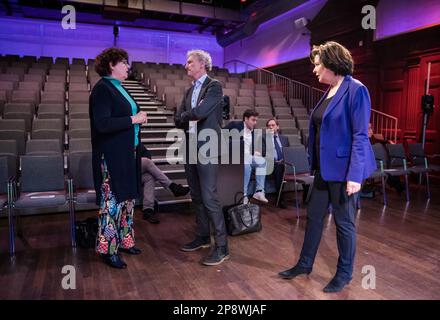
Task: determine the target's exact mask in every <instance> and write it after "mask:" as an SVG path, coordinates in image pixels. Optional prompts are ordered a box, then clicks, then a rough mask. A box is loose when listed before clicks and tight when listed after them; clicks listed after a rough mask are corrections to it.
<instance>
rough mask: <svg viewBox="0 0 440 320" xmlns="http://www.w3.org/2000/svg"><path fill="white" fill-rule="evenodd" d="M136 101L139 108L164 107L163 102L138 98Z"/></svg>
mask: <svg viewBox="0 0 440 320" xmlns="http://www.w3.org/2000/svg"><path fill="white" fill-rule="evenodd" d="M135 100H136V102H137V104H138V105H139V106H163V104H162V102H160V101H157V100H151V99H149V100H142V99H138V98H136V99H135Z"/></svg>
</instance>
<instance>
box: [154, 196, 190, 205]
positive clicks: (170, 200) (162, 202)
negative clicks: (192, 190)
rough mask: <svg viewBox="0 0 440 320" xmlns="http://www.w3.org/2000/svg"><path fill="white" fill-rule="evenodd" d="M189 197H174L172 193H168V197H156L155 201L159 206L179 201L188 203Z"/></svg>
mask: <svg viewBox="0 0 440 320" xmlns="http://www.w3.org/2000/svg"><path fill="white" fill-rule="evenodd" d="M190 202H191V197H190V196H188V195H187V196H185V197H184V198H175V197H173V195H170V196H169V197H166V198H165V197H160V198H158V199H157V203H158V205H159V206H164V205H168V204H179V203H190Z"/></svg>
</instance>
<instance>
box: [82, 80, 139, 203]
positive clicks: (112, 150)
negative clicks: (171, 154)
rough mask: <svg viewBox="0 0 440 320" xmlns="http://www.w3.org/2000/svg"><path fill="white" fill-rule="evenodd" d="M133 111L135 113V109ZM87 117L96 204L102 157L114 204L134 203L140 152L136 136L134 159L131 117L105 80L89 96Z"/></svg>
mask: <svg viewBox="0 0 440 320" xmlns="http://www.w3.org/2000/svg"><path fill="white" fill-rule="evenodd" d="M133 100H134V99H133ZM137 109H138V111H139V107H138V108H137ZM89 114H90V128H91V134H92V157H93V158H92V159H93V160H92V165H93V178H94V183H95V191H96V204H98V205H100V203H101V184H102V174H101V156H102V155H104V158H105V161H106V163H107V167H108V171H109V174H110V179H111V188H112V192H113V194H114V195H115V197H116V201H117V202H118V203H119V202H122V201H125V200H130V199H136V198H137V197H138V196H139V194H140V190H141V174H140V173H141V154H142V151H143V149H142V143H141V138H140V134H139V144H138V147H137V149H136V156H135V152H134V151H135V150H134V127H133V124H132V123H131V116H132V115H133V114H132V109H131V106H130V103H129V102H128V101H127V99H125V97H124V96H123V95H122V94H121V93H120V92H119V91H118V90H117V89H116V88H115V87H114V86H113V84H112V83H111V82H110V81H109V80H107V79H105V78H102V79H101V80H99V81H98V82H97V83H96V85H95V86H94V87H93V90H92V92H91V94H90V100H89ZM139 133H140V131H139Z"/></svg>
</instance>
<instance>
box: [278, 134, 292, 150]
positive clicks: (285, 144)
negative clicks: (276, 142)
mask: <svg viewBox="0 0 440 320" xmlns="http://www.w3.org/2000/svg"><path fill="white" fill-rule="evenodd" d="M278 138H279V139H280V142H281V148H285V147H290V143H289V138H287V137H286V136H283V135H282V134H278Z"/></svg>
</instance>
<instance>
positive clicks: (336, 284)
mask: <svg viewBox="0 0 440 320" xmlns="http://www.w3.org/2000/svg"><path fill="white" fill-rule="evenodd" d="M350 281H351V279H342V278H340V277H337V276H335V277H334V278H333V279H332V280H331V281H330V282H329V283H328V284H327V285H326V286H325V288H324V290H323V291H324V292H326V293H331V292H339V291H341V290H342V289H344V287H345V286H346V285H347V284H349V283H350Z"/></svg>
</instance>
